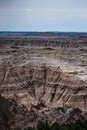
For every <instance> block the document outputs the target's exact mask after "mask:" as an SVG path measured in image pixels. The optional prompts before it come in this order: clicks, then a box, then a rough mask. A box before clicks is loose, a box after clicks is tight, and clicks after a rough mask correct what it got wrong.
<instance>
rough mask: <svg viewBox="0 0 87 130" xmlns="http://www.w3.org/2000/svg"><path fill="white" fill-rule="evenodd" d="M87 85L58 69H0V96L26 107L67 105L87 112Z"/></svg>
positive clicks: (37, 67) (27, 66) (38, 67)
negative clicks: (12, 99)
mask: <svg viewBox="0 0 87 130" xmlns="http://www.w3.org/2000/svg"><path fill="white" fill-rule="evenodd" d="M86 90H87V84H86V81H82V80H81V79H79V78H78V77H76V76H72V75H70V74H67V73H64V72H63V71H62V70H61V69H60V67H50V66H45V65H42V66H30V65H29V64H27V65H26V66H16V67H9V68H7V69H6V68H4V67H2V68H0V93H1V95H3V96H5V97H8V98H14V99H15V100H16V101H17V102H18V104H24V105H26V106H27V107H28V106H30V104H33V105H37V104H38V103H41V102H43V103H44V105H45V106H47V107H57V106H64V105H69V106H72V107H76V108H77V107H78V108H80V109H85V110H86V109H87V96H86V95H87V93H86Z"/></svg>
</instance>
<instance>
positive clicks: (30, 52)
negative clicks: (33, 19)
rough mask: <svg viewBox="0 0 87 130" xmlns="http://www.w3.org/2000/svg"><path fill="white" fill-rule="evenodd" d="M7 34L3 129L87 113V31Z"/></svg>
mask: <svg viewBox="0 0 87 130" xmlns="http://www.w3.org/2000/svg"><path fill="white" fill-rule="evenodd" d="M4 38H8V40H7V39H4V40H3V36H1V40H0V129H6V127H7V128H8V130H9V129H11V130H12V129H13V130H14V129H24V128H25V127H26V126H29V125H36V124H37V123H38V122H39V121H44V122H45V121H46V120H47V121H48V123H49V124H52V123H54V122H55V121H58V122H61V123H64V122H66V123H69V122H72V121H75V120H77V119H81V120H83V119H87V61H86V58H87V48H86V46H87V45H86V40H87V39H86V37H85V35H82V37H81V36H79V35H69V34H67V35H62V34H61V35H58V34H56V36H55V37H53V38H52V36H51V37H50V36H49V35H47V36H45V37H44V36H42V37H41V36H31V35H30V36H25V35H24V37H23V36H16V37H15V36H14V35H12V36H8V37H6V36H4ZM68 38H69V40H68ZM74 38H75V41H74ZM79 38H80V40H79ZM61 40H62V41H61ZM63 40H64V41H63ZM35 41H36V43H35ZM71 41H72V42H71ZM66 42H68V43H66ZM75 42H77V44H76V43H75ZM80 42H81V43H80ZM84 42H85V43H84ZM5 118H6V120H5Z"/></svg>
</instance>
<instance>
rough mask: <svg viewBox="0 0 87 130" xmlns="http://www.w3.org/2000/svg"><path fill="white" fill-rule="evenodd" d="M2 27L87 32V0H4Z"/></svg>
mask: <svg viewBox="0 0 87 130" xmlns="http://www.w3.org/2000/svg"><path fill="white" fill-rule="evenodd" d="M0 31H62V32H65V31H68V32H87V0H0Z"/></svg>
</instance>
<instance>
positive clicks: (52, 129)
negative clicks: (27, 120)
mask: <svg viewBox="0 0 87 130" xmlns="http://www.w3.org/2000/svg"><path fill="white" fill-rule="evenodd" d="M24 130H87V121H80V120H77V121H76V122H74V123H71V124H60V123H57V122H55V123H54V124H52V125H51V126H49V125H48V123H47V122H46V123H42V122H40V123H38V125H37V126H36V128H34V127H33V128H32V127H28V128H25V129H24Z"/></svg>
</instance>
